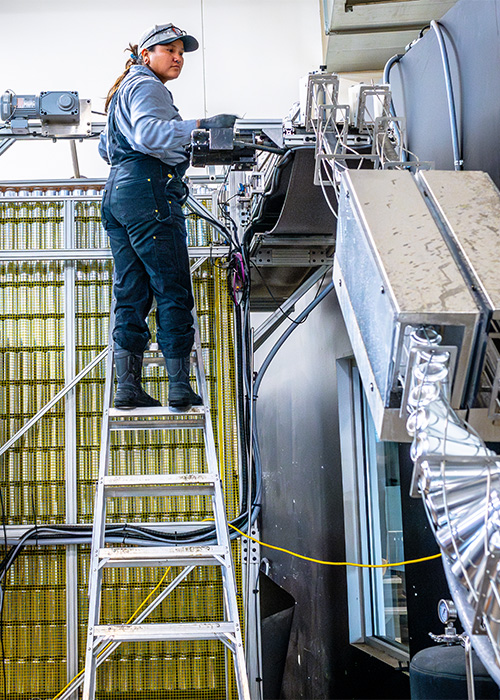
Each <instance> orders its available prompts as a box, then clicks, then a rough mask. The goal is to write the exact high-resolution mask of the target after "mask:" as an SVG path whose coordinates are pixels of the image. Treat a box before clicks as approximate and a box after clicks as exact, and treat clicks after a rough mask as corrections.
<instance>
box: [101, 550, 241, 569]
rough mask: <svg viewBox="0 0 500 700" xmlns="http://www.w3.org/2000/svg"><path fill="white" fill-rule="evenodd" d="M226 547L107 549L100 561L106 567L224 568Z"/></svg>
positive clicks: (102, 552)
mask: <svg viewBox="0 0 500 700" xmlns="http://www.w3.org/2000/svg"><path fill="white" fill-rule="evenodd" d="M227 554H228V552H227V549H226V547H211V546H208V545H207V546H202V547H200V546H197V547H196V546H188V547H182V546H174V547H105V548H103V549H100V550H99V559H101V560H102V562H103V565H104V566H106V567H111V566H112V567H116V566H121V567H125V566H193V565H194V566H222V565H223V564H224V561H223V559H224V557H225V556H226V555H227Z"/></svg>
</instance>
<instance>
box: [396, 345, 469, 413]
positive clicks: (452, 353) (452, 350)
mask: <svg viewBox="0 0 500 700" xmlns="http://www.w3.org/2000/svg"><path fill="white" fill-rule="evenodd" d="M433 349H434V350H435V351H436V352H439V353H445V352H447V353H448V354H449V360H448V379H449V385H448V386H449V391H448V393H449V395H451V387H452V384H453V377H454V375H455V366H456V364H457V353H458V348H457V346H456V345H424V344H423V343H422V344H420V343H418V344H415V345H413V346H412V348H411V350H410V353H409V355H408V362H407V364H406V371H405V383H404V391H403V396H402V398H401V406H400V410H399V415H400V416H401V418H403V417H404V416H405V415H406V407H407V404H408V394H409V392H410V384H411V382H410V378H411V375H412V373H413V369H414V366H415V359H416V357H417V353H419V352H421V351H426V352H431V351H432V350H433Z"/></svg>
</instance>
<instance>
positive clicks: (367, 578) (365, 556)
mask: <svg viewBox="0 0 500 700" xmlns="http://www.w3.org/2000/svg"><path fill="white" fill-rule="evenodd" d="M337 388H338V398H339V432H340V448H341V463H342V490H343V501H344V527H345V548H346V561H352V562H367V561H369V552H370V547H371V543H370V538H369V535H368V524H369V520H370V508H372V507H373V504H372V503H371V502H370V498H369V495H370V494H369V493H368V489H367V478H368V479H369V480H370V481H371V482H372V483H373V480H375V481H376V479H377V474H376V473H373V472H372V473H369V474H365V445H364V435H365V430H366V424H365V422H364V420H363V408H362V392H363V388H362V383H361V378H360V377H359V374H358V373H357V372H355V362H354V358H351V357H349V358H344V359H340V360H337ZM371 515H372V517H373V512H372V513H371ZM375 522H377V521H375ZM346 577H347V605H348V620H349V642H350V644H353V645H355V646H357V647H359V648H361V649H363V650H364V651H367V652H368V653H374V654H375V655H376V656H378V657H379V658H381V659H382V660H383V661H385V662H386V663H389V664H391V665H394V662H396V663H401V662H404V663H407V662H408V661H409V658H410V655H409V652H408V651H406V650H405V649H402V648H401V647H400V646H399V645H397V643H395V644H392V643H391V642H390V641H387V640H384V639H382V638H380V637H376V636H375V634H374V611H373V609H372V600H373V598H372V592H374V593H376V588H375V587H374V586H373V577H372V570H370V569H367V568H360V567H350V566H348V567H347V571H346Z"/></svg>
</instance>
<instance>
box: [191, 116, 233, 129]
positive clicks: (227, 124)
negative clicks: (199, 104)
mask: <svg viewBox="0 0 500 700" xmlns="http://www.w3.org/2000/svg"><path fill="white" fill-rule="evenodd" d="M237 118H238V117H236V116H235V115H234V114H216V115H215V117H207V118H206V119H200V129H232V128H233V126H234V122H235V121H236V120H237Z"/></svg>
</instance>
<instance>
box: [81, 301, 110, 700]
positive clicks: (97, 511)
mask: <svg viewBox="0 0 500 700" xmlns="http://www.w3.org/2000/svg"><path fill="white" fill-rule="evenodd" d="M113 313H114V310H112V313H111V315H110V318H112V317H113ZM110 325H111V324H110ZM110 335H111V331H110ZM113 383H114V360H113V351H112V347H110V348H109V352H108V357H107V361H106V381H105V385H104V397H103V398H104V408H103V413H102V422H101V447H100V452H99V476H98V481H97V490H96V498H95V503H94V526H93V528H92V546H91V553H90V565H89V578H90V580H89V616H88V629H87V647H86V653H85V673H84V686H83V700H93V698H94V695H95V677H96V664H95V659H94V656H95V648H94V627H95V626H96V625H97V624H98V622H99V612H100V602H101V587H102V577H103V570H102V568H101V567H100V566H99V550H100V548H101V547H102V546H103V545H104V540H105V534H106V533H105V521H106V508H105V506H106V500H105V494H104V478H105V477H106V476H107V472H108V460H109V451H110V450H109V448H110V436H111V433H110V430H109V408H110V406H111V401H112V391H113Z"/></svg>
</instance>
